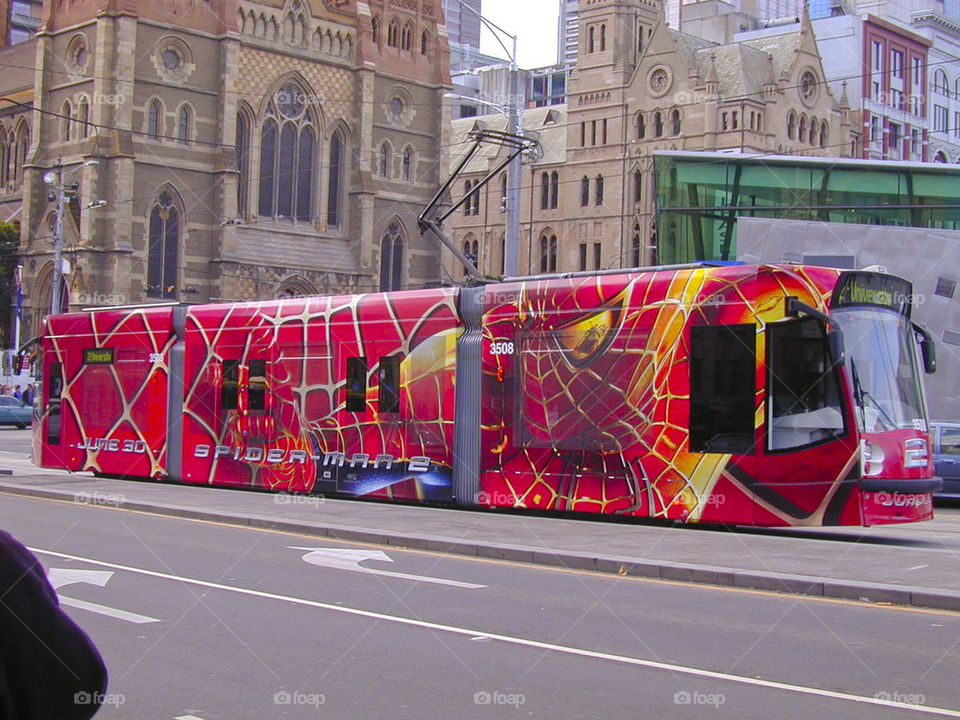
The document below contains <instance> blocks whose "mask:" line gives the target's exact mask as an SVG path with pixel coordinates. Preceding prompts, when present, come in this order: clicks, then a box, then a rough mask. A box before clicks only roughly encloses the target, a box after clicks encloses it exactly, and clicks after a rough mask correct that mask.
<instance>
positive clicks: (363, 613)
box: [30, 548, 960, 718]
mask: <svg viewBox="0 0 960 720" xmlns="http://www.w3.org/2000/svg"><path fill="white" fill-rule="evenodd" d="M30 550H32V551H33V552H35V553H38V554H41V555H50V556H52V557H58V558H63V559H65V560H75V561H78V562H84V563H89V564H90V565H99V566H100V567H108V568H113V569H115V570H125V571H127V572H132V573H137V574H140V575H146V576H147V577H153V578H158V579H161V580H173V581H175V582H181V583H184V584H187V585H197V586H199V587H205V588H210V589H213V590H224V591H226V592H232V593H237V594H238V595H249V596H252V597H258V598H263V599H265V600H279V601H281V602H286V603H290V604H293V605H301V606H304V607H313V608H319V609H321V610H329V611H331V612H336V613H341V614H344V615H354V616H356V617H363V618H369V619H371V620H378V621H383V622H391V623H396V624H398V625H406V626H409V627H418V628H424V629H426V630H431V631H436V632H447V633H450V634H452V635H463V636H468V637H471V638H473V637H476V636H478V635H482V636H484V637H488V638H490V639H491V640H499V641H500V642H503V643H507V644H510V645H518V646H520V647H529V648H536V649H537V650H547V651H549V652H557V653H563V654H565V655H575V656H579V657H585V658H591V659H594V660H606V661H609V662H616V663H621V664H624V665H633V666H637V667H644V668H648V669H650V670H665V671H668V672H672V673H677V674H681V675H690V676H693V677H699V678H707V679H710V680H720V681H723V682H733V683H738V684H740V685H750V686H753V687H761V688H765V689H768V690H780V691H784V692H792V693H799V694H802V695H814V696H816V697H823V698H828V699H830V700H842V701H845V702H854V703H860V704H862V705H875V706H878V707H884V708H895V709H897V710H911V711H913V712H915V713H921V714H924V715H939V716H941V717H952V718H960V711H958V710H951V709H949V708H939V707H933V706H929V705H911V704H909V703H903V702H896V701H893V700H884V699H883V698H877V697H869V696H867V695H854V694H852V693H845V692H836V691H834V690H823V689H821V688H814V687H806V686H803V685H791V684H790V683H784V682H777V681H775V680H761V679H759V678H752V677H746V676H743V675H731V674H729V673H723V672H716V671H714V670H703V669H701V668H694V667H687V666H685V665H673V664H671V663H664V662H657V661H655V660H644V659H642V658H636V657H631V656H629V655H617V654H615V653H607V652H600V651H597V650H586V649H584V648H577V647H572V646H569V645H557V644H554V643H548V642H541V641H539V640H528V639H527V638H522V637H516V636H513V635H502V634H500V633H489V632H484V631H482V630H477V629H475V628H463V627H458V626H456V625H444V624H442V623H435V622H429V621H427V620H415V619H413V618H407V617H403V616H401V615H388V614H386V613H380V612H373V611H371V610H361V609H359V608H351V607H346V606H343V605H332V604H330V603H325V602H320V601H319V600H307V599H305V598H298V597H294V596H290V595H280V594H278V593H270V592H264V591H262V590H253V589H251V588H244V587H236V586H233V585H224V584H223V583H216V582H210V581H209V580H198V579H197V578H190V577H183V576H180V575H171V574H169V573H162V572H157V571H156V570H145V569H143V568H138V567H132V566H130V565H121V564H119V563H112V562H107V561H104V560H94V559H92V558H85V557H80V556H79V555H68V554H67V553H61V552H55V551H53V550H45V549H43V548H30Z"/></svg>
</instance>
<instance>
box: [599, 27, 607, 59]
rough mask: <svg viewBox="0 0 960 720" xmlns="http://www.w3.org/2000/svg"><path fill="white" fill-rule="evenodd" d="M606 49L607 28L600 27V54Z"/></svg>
mask: <svg viewBox="0 0 960 720" xmlns="http://www.w3.org/2000/svg"><path fill="white" fill-rule="evenodd" d="M606 49H607V26H606V25H601V26H600V52H603V51H604V50H606Z"/></svg>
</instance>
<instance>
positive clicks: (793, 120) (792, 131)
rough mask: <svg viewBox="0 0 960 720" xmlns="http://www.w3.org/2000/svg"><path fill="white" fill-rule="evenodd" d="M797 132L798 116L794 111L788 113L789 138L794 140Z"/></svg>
mask: <svg viewBox="0 0 960 720" xmlns="http://www.w3.org/2000/svg"><path fill="white" fill-rule="evenodd" d="M796 133H797V116H796V115H794V114H793V111H791V112H790V114H789V115H787V139H789V140H793V139H794V137H795V136H796Z"/></svg>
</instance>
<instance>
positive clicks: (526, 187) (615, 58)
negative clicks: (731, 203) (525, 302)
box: [448, 0, 856, 275]
mask: <svg viewBox="0 0 960 720" xmlns="http://www.w3.org/2000/svg"><path fill="white" fill-rule="evenodd" d="M579 38H580V44H579V56H578V57H579V59H578V61H577V64H576V66H575V67H574V69H573V71H572V72H571V74H570V78H569V84H568V99H567V103H566V105H565V106H561V105H558V106H547V107H544V108H540V109H538V110H537V111H536V112H535V111H532V110H528V111H527V112H526V114H525V117H524V122H523V127H524V130H525V131H527V132H530V133H532V134H534V135H535V136H538V137H539V138H540V140H541V144H544V137H545V136H546V137H547V138H548V139H549V143H548V145H549V149H547V148H545V153H544V156H543V158H541V159H540V160H537V161H533V162H528V163H527V164H526V166H525V167H526V169H525V171H524V175H523V192H522V194H523V198H524V199H523V202H522V203H521V209H520V213H521V216H520V217H521V222H520V226H521V229H520V237H519V242H518V247H519V257H520V261H521V262H520V268H519V272H520V273H521V274H523V273H526V272H532V273H536V272H554V271H557V272H565V271H571V270H573V271H576V270H589V269H605V268H616V267H635V266H638V265H646V264H651V263H656V262H657V261H658V255H657V245H658V235H657V234H658V232H659V233H663V232H669V228H658V226H657V223H656V217H655V183H654V176H655V172H654V170H655V168H654V162H653V152H654V151H656V150H697V151H703V150H706V151H721V152H733V153H763V154H784V153H790V154H798V155H810V156H822V157H842V156H848V155H849V154H850V152H851V149H852V148H853V147H854V146H855V145H856V133H855V129H854V128H853V127H851V119H850V117H849V108H848V107H847V106H846V103H845V100H844V98H843V97H841V98H839V99H838V98H836V97H834V95H833V93H832V91H831V90H830V88H829V87H828V86H827V85H826V83H825V82H824V77H825V76H824V72H823V67H822V63H821V60H820V55H819V51H818V47H817V42H816V38H815V37H814V34H813V31H812V29H811V26H810V22H809V18H808V17H806V16H804V17H803V18H802V21H801V22H800V23H799V24H798V25H797V26H796V28H795V30H794V32H792V33H786V34H781V35H777V36H775V37H772V38H761V39H759V40H757V41H755V42H747V43H736V44H730V45H720V44H716V43H712V42H709V41H707V40H703V39H701V38H695V37H692V36H690V35H686V34H683V33H680V32H677V31H676V30H672V29H671V28H669V27H668V26H667V24H666V22H665V19H664V17H663V14H662V11H661V7H660V5H659V3H655V2H644V1H642V0H596V1H595V2H591V3H589V4H586V5H581V6H580V36H579ZM548 111H549V112H548ZM550 120H552V122H553V123H562V126H563V128H564V132H563V133H562V134H558V133H557V131H556V126H555V124H554V125H551V124H550V122H549V121H550ZM475 123H481V124H482V123H492V124H494V125H496V126H497V127H501V126H502V125H503V123H504V120H503V118H502V117H495V118H489V119H488V118H480V119H477V120H461V121H456V123H455V125H454V133H453V134H454V143H455V145H454V146H455V147H463V145H457V144H456V143H457V141H458V140H461V139H462V138H463V137H464V136H465V135H466V133H467V132H468V131H469V130H470V129H472V128H473V127H474V126H475V125H474V124H475ZM484 126H486V125H484ZM501 129H502V128H501ZM560 141H562V143H563V146H562V148H561V147H558V144H559V142H560ZM453 160H454V161H455V160H456V157H454V158H453ZM470 170H471V172H470V173H468V175H467V176H466V177H465V178H464V180H463V182H462V183H461V185H460V187H458V188H455V190H456V191H459V193H461V194H462V193H466V192H468V191H469V190H470V188H472V187H473V183H475V182H476V181H477V180H478V179H479V177H480V175H479V174H478V172H473V168H470ZM477 171H479V168H477ZM467 183H470V187H469V188H468V187H467ZM502 196H503V193H500V191H499V190H498V189H497V188H496V186H494V188H492V189H490V190H489V191H488V193H487V194H483V193H481V195H480V197H479V198H478V204H477V205H476V206H475V207H474V210H475V212H473V211H471V214H467V213H466V212H460V213H457V214H456V215H455V216H454V217H452V218H451V220H450V221H449V222H448V224H449V223H453V224H452V226H451V227H452V229H453V231H454V235H455V237H456V238H457V240H458V241H461V240H464V238H465V236H466V234H467V233H469V232H474V233H476V232H478V231H479V230H480V226H481V225H485V224H487V223H489V224H490V225H486V230H484V232H486V233H487V234H488V237H490V238H494V239H496V238H499V237H500V236H502V234H503V231H504V228H505V221H506V217H505V215H506V214H505V213H501V212H500V208H501V207H502V205H503V203H502ZM480 219H482V223H479V222H478V221H479V220H480ZM474 224H476V227H474V226H473V225H474ZM477 239H480V238H477ZM471 242H472V241H471ZM479 245H480V247H479V252H478V255H479V256H480V258H479V259H480V264H481V270H482V271H484V272H487V273H490V274H494V275H496V274H499V272H500V268H501V267H502V263H501V260H500V258H501V257H502V256H501V255H500V250H499V246H498V245H497V241H495V242H493V243H492V244H484V243H483V242H480V243H479ZM485 250H486V252H485ZM525 259H526V260H525ZM448 271H449V272H450V273H451V274H453V275H456V273H457V270H456V269H455V268H454V267H453V266H452V265H450V266H449V267H448Z"/></svg>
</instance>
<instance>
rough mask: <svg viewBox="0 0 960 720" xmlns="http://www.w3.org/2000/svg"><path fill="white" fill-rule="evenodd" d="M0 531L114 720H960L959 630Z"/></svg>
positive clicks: (326, 553) (536, 582) (636, 583)
mask: <svg viewBox="0 0 960 720" xmlns="http://www.w3.org/2000/svg"><path fill="white" fill-rule="evenodd" d="M0 526H2V527H3V528H4V529H7V530H9V531H10V532H12V533H13V534H14V535H15V536H16V537H18V538H19V539H21V540H22V541H23V542H25V543H26V544H27V545H28V546H29V547H31V548H32V549H34V550H35V551H36V552H37V553H38V555H39V556H40V557H41V559H42V560H43V562H44V564H45V565H46V567H47V568H48V569H49V571H50V573H51V577H52V578H54V579H55V581H56V582H57V583H59V584H60V586H59V592H60V593H61V596H62V597H63V602H64V604H65V606H66V607H67V610H68V612H70V614H71V615H72V616H73V617H74V618H75V619H76V620H77V621H78V622H79V623H80V624H81V625H82V626H83V627H84V628H85V629H86V630H87V631H88V632H89V633H90V634H91V635H92V637H93V638H94V639H95V640H96V642H97V643H98V645H99V647H100V649H101V651H102V652H103V654H104V657H105V659H106V662H107V665H108V668H109V669H110V676H111V680H110V688H109V694H108V695H107V699H108V703H109V704H108V705H106V706H105V707H104V708H103V709H102V711H101V712H100V713H99V714H98V716H97V717H98V718H104V719H108V718H149V719H151V720H164V719H168V718H169V719H170V720H173V719H174V718H181V719H183V718H186V719H187V720H194V719H196V718H201V719H202V720H246V719H248V718H249V719H253V718H257V719H258V720H259V719H261V718H344V719H351V720H352V719H354V718H364V719H367V718H385V719H386V718H389V719H391V720H393V719H396V718H428V717H452V718H492V717H497V718H502V717H508V718H512V717H518V718H519V717H533V718H594V717H596V718H644V719H645V720H646V719H649V718H665V719H667V718H669V719H671V720H673V719H681V718H711V719H713V718H757V719H758V720H759V719H761V718H762V719H763V720H767V719H768V718H770V717H792V718H840V717H842V718H864V719H866V718H870V719H875V718H910V717H917V718H920V717H960V686H958V685H957V683H956V681H955V674H956V668H957V667H958V666H960V651H958V646H960V615H958V614H956V613H948V612H938V611H928V610H917V609H903V608H897V607H884V606H878V605H865V604H859V603H852V602H845V601H831V600H822V599H821V600H814V599H801V598H797V597H791V596H784V595H776V594H768V593H762V592H756V591H745V590H737V589H732V588H710V587H701V586H696V585H689V584H683V583H669V582H662V581H650V580H645V579H641V578H628V577H616V576H613V577H611V576H608V575H598V574H591V573H586V572H575V571H566V570H558V569H550V568H546V567H539V566H530V565H522V564H512V563H506V562H500V561H489V560H482V559H477V558H463V557H453V556H444V555H438V554H431V553H426V552H419V551H411V550H399V549H397V548H396V547H374V546H365V545H358V544H356V543H354V544H347V543H338V542H336V541H334V540H331V539H322V540H321V539H318V538H310V537H304V536H298V535H294V534H287V533H282V532H274V531H266V530H257V529H246V528H238V527H232V526H223V525H218V524H215V523H209V522H202V521H190V520H183V519H178V518H170V517H160V516H154V515H149V514H145V513H136V512H131V511H126V510H118V509H115V508H111V507H109V506H108V505H101V506H83V505H78V504H74V503H64V502H59V501H54V500H44V499H34V498H21V497H13V496H4V497H3V498H2V500H0ZM78 571H83V572H78ZM108 574H109V575H108ZM896 703H901V706H897V705H896ZM910 704H914V705H913V706H911V705H910ZM938 708H943V709H946V710H943V711H941V710H938Z"/></svg>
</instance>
